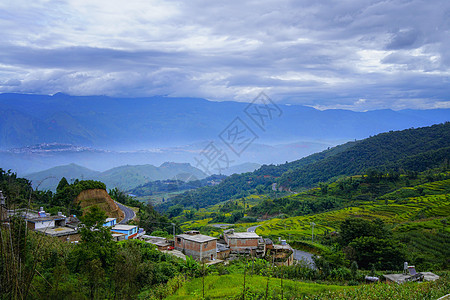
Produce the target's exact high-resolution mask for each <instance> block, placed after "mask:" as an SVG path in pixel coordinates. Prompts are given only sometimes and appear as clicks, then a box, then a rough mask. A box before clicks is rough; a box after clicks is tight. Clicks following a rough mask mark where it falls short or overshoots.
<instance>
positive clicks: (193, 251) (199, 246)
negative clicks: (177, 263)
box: [175, 237, 217, 261]
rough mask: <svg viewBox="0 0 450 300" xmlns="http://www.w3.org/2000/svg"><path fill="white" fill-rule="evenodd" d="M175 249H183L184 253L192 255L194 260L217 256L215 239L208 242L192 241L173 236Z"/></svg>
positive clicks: (209, 258)
mask: <svg viewBox="0 0 450 300" xmlns="http://www.w3.org/2000/svg"><path fill="white" fill-rule="evenodd" d="M175 249H177V250H180V251H183V252H184V254H185V255H188V256H192V257H193V258H194V259H196V260H200V261H204V260H211V257H212V258H213V259H216V258H217V243H216V240H212V241H208V242H203V243H199V242H194V241H189V240H185V239H184V238H179V237H176V238H175Z"/></svg>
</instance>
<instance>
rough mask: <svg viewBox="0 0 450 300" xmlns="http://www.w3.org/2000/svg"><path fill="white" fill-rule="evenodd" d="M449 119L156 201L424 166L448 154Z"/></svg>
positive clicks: (444, 160) (293, 186)
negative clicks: (371, 171) (372, 171)
mask: <svg viewBox="0 0 450 300" xmlns="http://www.w3.org/2000/svg"><path fill="white" fill-rule="evenodd" d="M449 153H450V123H449V122H446V123H444V124H439V125H433V126H431V127H423V128H417V129H407V130H402V131H395V132H394V131H392V132H387V133H382V134H379V135H376V136H373V137H370V138H367V139H364V140H361V141H355V142H349V143H346V144H343V145H340V146H337V147H334V148H331V149H328V150H325V151H323V152H320V153H316V154H313V155H310V156H308V157H305V158H302V159H300V160H297V161H293V162H289V163H285V164H281V165H264V166H262V167H261V168H259V169H258V170H256V171H254V172H250V173H245V174H240V175H233V176H230V177H228V178H226V179H225V180H224V181H223V182H222V183H221V184H219V185H218V186H214V187H204V188H201V189H198V190H195V191H189V192H185V193H183V194H180V195H177V196H175V197H173V198H172V199H171V200H170V201H169V202H166V203H164V204H161V205H159V206H158V209H160V210H165V209H167V208H168V207H170V206H171V205H175V204H181V205H183V206H185V207H189V206H191V207H195V206H197V207H206V206H208V205H213V204H216V203H219V202H222V201H225V200H228V199H233V198H234V199H236V198H241V197H245V196H248V195H250V194H264V193H271V192H272V185H273V184H274V183H276V184H277V186H276V187H277V189H278V190H279V188H280V187H281V190H282V191H290V192H293V191H301V190H304V189H306V188H310V187H313V186H315V185H317V184H318V183H319V182H326V181H329V180H333V179H336V178H338V177H339V176H349V175H354V174H363V173H365V172H366V171H368V170H369V169H377V170H381V171H388V170H396V171H397V170H409V171H416V172H418V171H424V170H426V169H428V168H434V167H437V166H439V165H441V164H448V162H449V158H450V155H449Z"/></svg>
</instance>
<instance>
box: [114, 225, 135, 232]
mask: <svg viewBox="0 0 450 300" xmlns="http://www.w3.org/2000/svg"><path fill="white" fill-rule="evenodd" d="M136 227H137V226H136V225H120V224H118V225H116V226H114V227H113V228H112V230H127V231H128V230H131V229H133V228H136Z"/></svg>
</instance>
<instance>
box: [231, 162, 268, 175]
mask: <svg viewBox="0 0 450 300" xmlns="http://www.w3.org/2000/svg"><path fill="white" fill-rule="evenodd" d="M260 167H261V165H260V164H257V163H249V162H248V163H243V164H239V165H235V166H231V167H229V168H228V169H226V170H224V172H223V174H224V175H232V174H241V173H247V172H253V171H255V170H256V169H259V168H260Z"/></svg>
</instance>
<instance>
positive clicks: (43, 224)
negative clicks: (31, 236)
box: [27, 220, 55, 229]
mask: <svg viewBox="0 0 450 300" xmlns="http://www.w3.org/2000/svg"><path fill="white" fill-rule="evenodd" d="M27 226H28V228H29V229H41V228H44V229H45V228H52V227H55V221H54V220H51V221H35V222H27Z"/></svg>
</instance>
